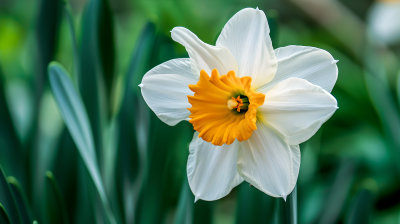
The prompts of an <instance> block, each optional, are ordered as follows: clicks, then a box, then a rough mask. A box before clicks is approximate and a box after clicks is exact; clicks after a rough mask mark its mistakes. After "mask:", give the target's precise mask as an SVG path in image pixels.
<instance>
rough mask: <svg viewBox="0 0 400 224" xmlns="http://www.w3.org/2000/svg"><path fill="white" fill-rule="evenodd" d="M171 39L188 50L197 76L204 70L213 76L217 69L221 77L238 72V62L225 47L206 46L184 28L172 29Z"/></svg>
mask: <svg viewBox="0 0 400 224" xmlns="http://www.w3.org/2000/svg"><path fill="white" fill-rule="evenodd" d="M171 37H172V39H173V40H174V41H176V42H178V43H180V44H182V45H183V46H184V47H185V48H186V51H187V52H188V54H189V57H190V59H192V61H191V62H192V71H193V73H194V74H195V75H197V76H200V71H201V70H203V69H204V70H205V71H206V72H207V73H208V74H209V75H211V71H212V70H213V69H215V68H216V69H218V71H219V73H220V74H221V75H225V74H227V73H228V72H229V71H232V70H233V71H235V72H237V69H238V65H237V62H236V60H235V58H234V57H233V55H232V54H231V52H229V50H228V49H226V48H225V47H216V46H212V45H209V44H206V43H204V42H203V41H201V40H200V39H199V38H198V37H197V36H196V35H195V34H194V33H192V32H191V31H190V30H188V29H186V28H184V27H175V28H174V29H172V31H171Z"/></svg>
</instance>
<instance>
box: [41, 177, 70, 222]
mask: <svg viewBox="0 0 400 224" xmlns="http://www.w3.org/2000/svg"><path fill="white" fill-rule="evenodd" d="M44 189H45V199H46V204H47V206H46V207H45V208H46V211H45V212H46V218H47V223H60V224H61V223H64V224H65V223H69V221H68V220H69V219H68V215H67V210H66V206H65V200H64V198H63V196H62V194H61V190H60V187H59V185H58V183H57V181H56V179H55V178H54V175H53V173H52V172H51V171H47V172H46V187H45V188H44Z"/></svg>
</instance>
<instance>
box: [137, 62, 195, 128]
mask: <svg viewBox="0 0 400 224" xmlns="http://www.w3.org/2000/svg"><path fill="white" fill-rule="evenodd" d="M197 81H198V79H197V78H196V77H195V76H194V75H193V74H192V72H191V68H190V59H189V58H182V59H173V60H170V61H167V62H164V63H162V64H160V65H157V66H156V67H154V68H153V69H151V70H150V71H148V72H147V73H146V75H145V76H144V77H143V80H142V83H141V84H140V85H139V86H140V87H141V88H142V95H143V98H144V100H145V101H146V103H147V105H149V107H150V108H151V109H152V110H153V111H154V113H155V114H156V115H157V117H158V118H160V119H161V120H162V121H163V122H165V123H166V124H168V125H176V124H177V123H179V122H180V121H182V120H189V115H190V111H189V110H188V109H187V108H190V107H191V105H190V103H189V102H188V98H187V96H188V95H191V96H193V92H192V91H191V90H190V89H189V87H188V85H189V84H196V83H197Z"/></svg>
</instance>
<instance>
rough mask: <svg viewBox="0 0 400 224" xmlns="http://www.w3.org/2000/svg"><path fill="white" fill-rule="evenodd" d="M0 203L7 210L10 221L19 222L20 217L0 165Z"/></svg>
mask: <svg viewBox="0 0 400 224" xmlns="http://www.w3.org/2000/svg"><path fill="white" fill-rule="evenodd" d="M0 203H1V204H2V205H3V207H4V210H5V211H7V213H8V217H9V219H10V221H11V223H21V217H20V214H19V211H18V208H17V205H16V202H15V199H14V195H13V194H12V192H11V188H10V185H9V184H8V181H7V179H6V176H5V174H4V172H3V168H2V167H1V166H0Z"/></svg>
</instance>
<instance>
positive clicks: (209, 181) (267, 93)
mask: <svg viewBox="0 0 400 224" xmlns="http://www.w3.org/2000/svg"><path fill="white" fill-rule="evenodd" d="M269 32H270V30H269V27H268V22H267V19H266V17H265V14H264V12H263V11H261V10H258V8H257V9H252V8H246V9H243V10H241V11H239V12H238V13H236V14H235V15H234V16H233V17H232V18H231V19H230V20H229V21H228V23H227V24H226V25H225V27H224V28H223V30H222V32H221V34H220V36H219V37H218V40H217V43H216V46H212V45H209V44H206V43H204V42H202V41H201V40H200V39H199V38H198V37H197V36H196V35H195V34H193V33H192V32H190V31H189V30H188V29H186V28H183V27H175V28H174V29H173V30H172V31H171V34H172V39H173V40H175V41H177V42H178V43H180V44H182V45H183V46H184V47H185V48H186V50H187V52H188V54H189V58H181V59H173V60H170V61H167V62H165V63H162V64H160V65H158V66H156V67H155V68H153V69H151V70H150V71H149V72H147V73H146V75H145V76H144V78H143V80H142V83H141V84H140V85H139V86H140V87H141V90H142V95H143V97H144V99H145V101H146V103H147V104H148V106H149V107H150V108H151V109H152V110H153V111H154V113H155V114H156V115H157V116H158V118H160V119H161V120H162V121H163V122H165V123H167V124H168V125H176V124H177V123H178V122H180V121H182V120H187V121H189V122H190V123H192V124H193V128H194V130H195V131H196V132H195V133H194V136H193V140H192V142H191V143H190V145H189V151H190V155H189V158H188V163H187V175H188V180H189V185H190V188H191V190H192V192H193V194H194V195H195V198H196V199H195V200H198V199H202V200H207V201H209V200H217V199H219V198H222V197H224V196H226V195H227V194H228V193H229V192H230V191H231V190H232V188H234V187H236V186H237V185H239V184H240V183H242V182H243V181H244V180H246V181H247V182H249V183H250V184H251V185H253V186H254V187H256V188H258V189H259V190H261V191H263V192H264V193H266V194H268V195H271V196H273V197H282V198H284V199H285V198H286V196H287V195H288V194H290V192H291V191H292V190H293V188H294V186H295V185H296V181H297V176H298V174H299V168H300V149H299V144H300V143H302V142H304V141H306V140H308V139H309V138H310V137H311V136H313V135H314V134H315V133H316V132H317V130H318V129H319V128H320V127H321V125H322V124H323V123H324V122H325V121H326V120H328V119H329V118H330V117H331V116H332V114H333V113H334V112H335V111H336V109H337V108H338V107H337V102H336V99H335V98H334V97H333V96H332V95H331V94H330V92H331V90H332V88H333V86H334V84H335V82H336V79H337V74H338V69H337V66H336V62H337V61H335V60H334V59H333V57H332V55H331V54H329V53H328V52H327V51H324V50H321V49H318V48H313V47H303V46H288V47H282V48H278V49H276V50H274V49H273V47H272V43H271V38H270V36H269Z"/></svg>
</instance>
